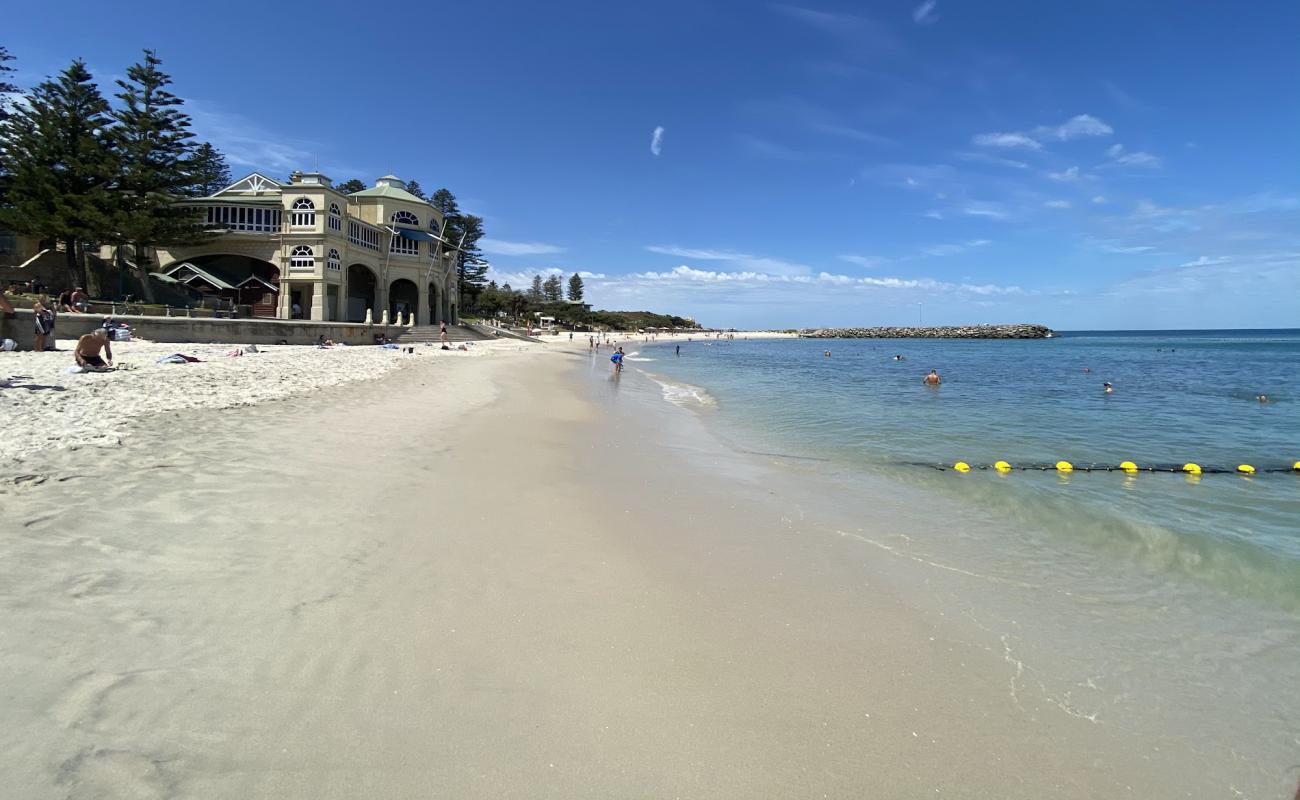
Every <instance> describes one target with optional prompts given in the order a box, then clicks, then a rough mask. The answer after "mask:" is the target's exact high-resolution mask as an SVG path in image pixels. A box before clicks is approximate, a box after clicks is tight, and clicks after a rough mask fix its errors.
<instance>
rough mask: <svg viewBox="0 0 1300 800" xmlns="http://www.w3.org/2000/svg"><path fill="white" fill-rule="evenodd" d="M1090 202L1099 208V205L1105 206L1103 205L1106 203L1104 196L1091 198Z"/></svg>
mask: <svg viewBox="0 0 1300 800" xmlns="http://www.w3.org/2000/svg"><path fill="white" fill-rule="evenodd" d="M1092 202H1093V203H1095V204H1096V205H1099V206H1100V205H1105V203H1106V198H1105V197H1104V196H1102V195H1097V196H1095V197H1093V198H1092Z"/></svg>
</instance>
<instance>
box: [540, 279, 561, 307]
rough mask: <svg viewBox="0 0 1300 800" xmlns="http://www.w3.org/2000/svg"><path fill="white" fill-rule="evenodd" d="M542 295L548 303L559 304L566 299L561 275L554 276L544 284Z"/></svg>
mask: <svg viewBox="0 0 1300 800" xmlns="http://www.w3.org/2000/svg"><path fill="white" fill-rule="evenodd" d="M542 294H543V295H545V296H546V302H548V303H558V302H560V301H561V300H563V299H564V284H562V283H560V276H559V275H552V276H551V277H549V278H547V279H546V280H545V281H544V282H543V283H542Z"/></svg>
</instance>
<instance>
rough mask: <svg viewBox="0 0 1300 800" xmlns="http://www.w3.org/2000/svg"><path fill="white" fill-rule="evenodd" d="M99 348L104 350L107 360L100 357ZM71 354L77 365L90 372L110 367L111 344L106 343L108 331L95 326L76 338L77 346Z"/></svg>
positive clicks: (111, 363) (111, 358)
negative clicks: (89, 331)
mask: <svg viewBox="0 0 1300 800" xmlns="http://www.w3.org/2000/svg"><path fill="white" fill-rule="evenodd" d="M101 350H102V351H104V356H105V357H106V358H107V361H105V359H104V358H100V356H99V352H100V351H101ZM73 356H74V357H75V358H76V359H77V366H79V367H81V368H82V369H85V370H88V371H90V372H104V371H106V370H108V369H110V368H111V367H112V366H113V346H112V345H111V344H109V343H108V331H106V330H104V329H103V328H97V329H95V330H94V331H92V332H91V333H88V334H86V335H85V336H82V337H81V338H80V339H78V340H77V348H76V350H75V351H74V352H73Z"/></svg>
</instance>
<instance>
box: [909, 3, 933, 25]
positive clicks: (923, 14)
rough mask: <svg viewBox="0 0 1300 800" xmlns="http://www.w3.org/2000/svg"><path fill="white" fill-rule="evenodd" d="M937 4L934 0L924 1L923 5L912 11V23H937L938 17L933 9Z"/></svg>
mask: <svg viewBox="0 0 1300 800" xmlns="http://www.w3.org/2000/svg"><path fill="white" fill-rule="evenodd" d="M938 5H939V3H938V2H936V0H925V2H924V3H922V4H921V5H919V6H917V7H916V8H915V9H913V10H912V21H913V22H915V23H916V24H917V25H932V24H934V23H936V22H938V21H939V15H938V14H936V13H934V9H935V7H936V6H938Z"/></svg>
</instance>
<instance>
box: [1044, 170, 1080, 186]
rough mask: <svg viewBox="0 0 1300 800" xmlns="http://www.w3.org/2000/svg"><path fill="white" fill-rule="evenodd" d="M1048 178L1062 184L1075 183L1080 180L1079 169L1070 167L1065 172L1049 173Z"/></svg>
mask: <svg viewBox="0 0 1300 800" xmlns="http://www.w3.org/2000/svg"><path fill="white" fill-rule="evenodd" d="M1047 177H1049V178H1051V179H1052V180H1054V181H1060V182H1061V183H1073V182H1074V181H1077V180H1079V168H1078V167H1070V168H1069V169H1067V170H1064V171H1063V172H1049V173H1047Z"/></svg>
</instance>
